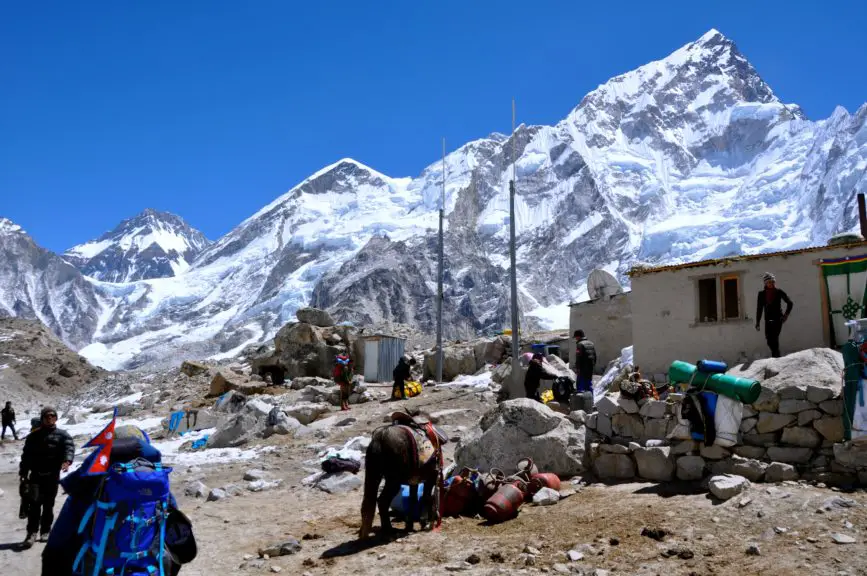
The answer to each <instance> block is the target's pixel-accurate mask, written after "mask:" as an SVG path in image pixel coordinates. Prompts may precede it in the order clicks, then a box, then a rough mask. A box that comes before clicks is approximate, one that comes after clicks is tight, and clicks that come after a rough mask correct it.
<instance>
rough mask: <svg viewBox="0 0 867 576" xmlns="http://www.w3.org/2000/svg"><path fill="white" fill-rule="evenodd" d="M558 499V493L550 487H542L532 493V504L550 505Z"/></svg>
mask: <svg viewBox="0 0 867 576" xmlns="http://www.w3.org/2000/svg"><path fill="white" fill-rule="evenodd" d="M559 501H560V493H559V492H558V491H556V490H553V489H551V488H542V489H541V490H539V491H538V492H536V493H535V494H534V495H533V504H537V505H539V506H551V505H552V504H556V503H557V502H559Z"/></svg>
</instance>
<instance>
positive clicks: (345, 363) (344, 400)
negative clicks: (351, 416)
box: [332, 354, 352, 410]
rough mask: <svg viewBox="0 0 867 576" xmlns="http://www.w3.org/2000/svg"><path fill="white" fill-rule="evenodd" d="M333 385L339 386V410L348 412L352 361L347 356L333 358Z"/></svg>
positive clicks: (341, 355)
mask: <svg viewBox="0 0 867 576" xmlns="http://www.w3.org/2000/svg"><path fill="white" fill-rule="evenodd" d="M332 376H333V377H334V383H335V384H337V385H338V386H340V409H341V410H349V393H350V392H351V391H352V359H351V358H350V357H349V355H347V354H340V355H339V356H337V358H335V362H334V371H333V372H332Z"/></svg>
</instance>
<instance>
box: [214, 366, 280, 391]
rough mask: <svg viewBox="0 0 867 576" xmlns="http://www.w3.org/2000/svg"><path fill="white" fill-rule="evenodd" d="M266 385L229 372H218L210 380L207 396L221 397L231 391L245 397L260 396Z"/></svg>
mask: <svg viewBox="0 0 867 576" xmlns="http://www.w3.org/2000/svg"><path fill="white" fill-rule="evenodd" d="M267 387H268V385H267V384H266V383H264V382H258V381H255V380H249V379H248V378H247V377H246V376H244V375H241V374H237V373H235V372H232V371H231V370H218V371H217V373H216V374H214V377H213V378H212V379H211V388H210V391H209V393H208V395H209V396H222V395H223V394H225V393H226V392H229V391H231V390H237V391H239V392H241V393H242V394H246V395H247V396H252V395H253V394H262V393H263V392H264V391H265V388H267Z"/></svg>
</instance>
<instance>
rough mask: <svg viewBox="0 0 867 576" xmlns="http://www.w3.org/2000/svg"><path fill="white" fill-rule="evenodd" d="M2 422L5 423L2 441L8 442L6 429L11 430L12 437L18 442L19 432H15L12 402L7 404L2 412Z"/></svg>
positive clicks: (0, 415)
mask: <svg viewBox="0 0 867 576" xmlns="http://www.w3.org/2000/svg"><path fill="white" fill-rule="evenodd" d="M0 420H2V422H3V432H2V433H0V440H6V428H11V429H12V437H13V438H15V439H16V440H18V432H16V431H15V410H13V409H12V402H6V407H5V408H3V410H0Z"/></svg>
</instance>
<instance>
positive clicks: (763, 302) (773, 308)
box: [756, 288, 794, 324]
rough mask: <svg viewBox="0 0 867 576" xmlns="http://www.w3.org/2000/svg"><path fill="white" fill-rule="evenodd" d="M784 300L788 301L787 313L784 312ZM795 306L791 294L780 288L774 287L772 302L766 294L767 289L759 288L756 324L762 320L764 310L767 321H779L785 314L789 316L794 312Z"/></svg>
mask: <svg viewBox="0 0 867 576" xmlns="http://www.w3.org/2000/svg"><path fill="white" fill-rule="evenodd" d="M783 302H785V303H786V313H785V314H783ZM793 306H794V304H793V303H792V301H791V299H789V296H788V295H787V294H786V293H785V292H783V291H782V290H780V289H779V288H774V296H773V300H771V301H770V302H768V301H767V297H766V296H765V289H762V290H759V297H758V301H757V302H756V324H758V323H759V322H760V321H761V319H762V312H764V314H765V322H779V321H780V320H781V319H782V318H783V316H788V315H789V314H790V313H791V312H792V307H793Z"/></svg>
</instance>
